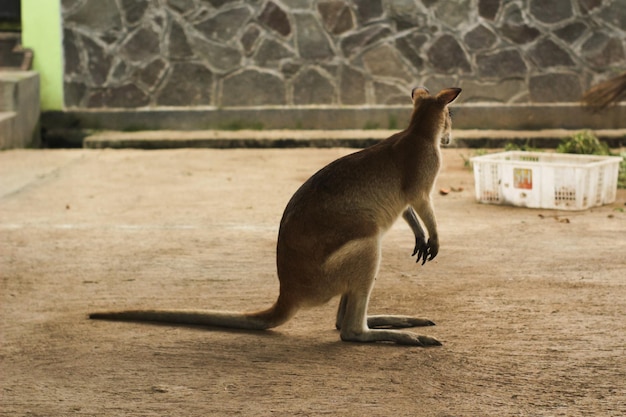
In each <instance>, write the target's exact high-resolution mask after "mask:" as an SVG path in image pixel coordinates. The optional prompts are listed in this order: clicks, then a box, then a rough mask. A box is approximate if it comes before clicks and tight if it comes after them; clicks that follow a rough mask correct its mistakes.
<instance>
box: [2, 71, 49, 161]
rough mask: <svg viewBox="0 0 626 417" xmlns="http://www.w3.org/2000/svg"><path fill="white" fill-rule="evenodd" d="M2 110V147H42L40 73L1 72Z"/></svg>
mask: <svg viewBox="0 0 626 417" xmlns="http://www.w3.org/2000/svg"><path fill="white" fill-rule="evenodd" d="M0 112H2V113H0V114H1V115H2V116H1V117H0V150H1V149H13V148H28V147H37V146H39V145H40V132H39V74H37V73H36V72H33V71H0Z"/></svg>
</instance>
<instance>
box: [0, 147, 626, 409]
mask: <svg viewBox="0 0 626 417" xmlns="http://www.w3.org/2000/svg"><path fill="white" fill-rule="evenodd" d="M349 152H353V150H347V149H291V150H242V149H240V150H171V151H132V150H126V151H108V150H98V151H85V150H58V151H50V150H45V151H40V150H37V151H10V152H2V153H0V278H1V284H0V314H1V323H0V332H1V342H0V343H1V345H0V366H1V368H0V395H1V400H0V401H1V407H0V415H6V416H209V415H216V416H229V415H246V416H248V415H249V416H313V415H338V416H339V415H341V416H390V415H415V416H440V417H444V416H624V415H626V382H624V381H625V375H626V351H625V350H626V273H625V271H626V213H624V209H625V208H626V207H625V202H626V192H625V191H624V190H620V191H619V192H618V199H617V201H616V202H615V203H614V204H612V205H609V206H604V207H601V208H595V209H592V210H588V211H584V212H555V211H549V210H531V209H523V208H514V207H504V206H493V205H481V204H477V203H476V202H475V201H474V194H473V193H474V191H473V190H474V186H473V176H472V173H471V171H469V170H468V169H466V168H464V167H463V158H462V156H461V155H464V156H465V157H467V156H469V155H471V154H472V152H473V151H471V150H464V149H449V150H445V151H444V158H445V166H444V169H443V170H442V173H441V175H440V177H439V180H438V188H439V187H455V188H460V187H462V188H463V191H460V192H451V193H450V194H448V195H445V196H443V195H439V194H437V195H436V196H435V204H436V212H437V216H438V221H439V229H440V240H441V250H440V253H439V256H438V257H437V259H436V260H435V261H433V262H430V263H428V264H426V265H424V266H421V265H416V264H415V263H414V262H413V260H412V258H411V257H410V254H411V251H412V248H413V237H412V234H411V232H410V230H409V228H408V226H406V225H405V224H404V223H402V222H401V221H399V222H398V223H396V225H395V226H394V227H393V228H392V230H391V231H390V232H389V233H388V234H387V236H386V237H385V240H384V247H383V261H382V264H381V269H380V274H379V277H378V280H377V284H376V287H375V288H374V292H373V295H372V300H371V305H370V313H372V314H376V313H397V314H410V315H416V316H422V317H427V318H430V319H432V320H433V321H435V322H436V323H437V326H434V327H431V328H425V329H424V328H422V329H417V330H416V331H417V332H421V333H423V334H429V335H431V336H434V337H436V338H438V339H439V340H440V341H442V342H443V346H442V347H438V348H428V349H424V348H415V347H406V346H396V345H391V344H371V345H360V344H351V343H344V342H341V341H340V340H339V335H338V333H337V331H336V330H335V329H334V319H335V310H336V307H337V301H338V300H333V302H331V303H330V304H328V305H326V306H324V307H320V308H316V309H312V310H308V311H302V312H300V313H299V314H298V315H297V316H296V317H295V318H294V319H293V320H292V321H290V322H289V323H287V324H286V325H284V326H282V327H279V328H277V329H276V330H274V331H268V332H243V331H225V330H216V329H205V328H199V327H175V326H163V325H151V324H136V323H114V322H104V321H90V320H88V319H87V314H88V313H89V312H92V311H97V310H103V309H119V308H127V307H164V308H165V307H168V308H208V309H218V308H223V309H229V310H238V309H245V310H254V309H257V308H261V307H266V306H268V305H269V304H270V303H272V302H273V301H274V299H275V297H276V294H277V288H278V286H277V283H278V282H277V279H276V276H275V264H274V262H275V260H274V248H275V239H276V234H277V230H278V223H279V220H280V217H281V215H282V210H283V208H284V206H285V204H286V203H287V201H288V199H289V197H290V196H291V194H292V193H293V192H294V191H295V190H296V189H297V187H298V186H299V185H300V184H301V183H302V182H303V181H304V180H305V179H306V178H307V177H308V176H309V175H311V174H312V173H314V172H315V171H316V170H317V169H319V168H320V167H321V166H323V165H324V164H326V163H328V162H329V161H331V160H333V159H335V158H337V157H339V156H341V155H344V154H347V153H349Z"/></svg>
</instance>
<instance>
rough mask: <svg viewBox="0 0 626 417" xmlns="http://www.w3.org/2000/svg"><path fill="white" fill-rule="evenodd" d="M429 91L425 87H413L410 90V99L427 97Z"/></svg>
mask: <svg viewBox="0 0 626 417" xmlns="http://www.w3.org/2000/svg"><path fill="white" fill-rule="evenodd" d="M429 96H430V91H428V88H426V87H415V88H414V89H412V90H411V99H412V100H413V101H415V99H416V98H417V97H429Z"/></svg>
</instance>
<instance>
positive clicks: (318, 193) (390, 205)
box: [89, 87, 461, 346]
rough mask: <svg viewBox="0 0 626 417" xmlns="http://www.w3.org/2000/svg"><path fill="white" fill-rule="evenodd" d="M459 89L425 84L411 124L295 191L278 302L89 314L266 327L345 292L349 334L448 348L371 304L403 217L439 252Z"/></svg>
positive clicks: (430, 251)
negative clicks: (232, 308)
mask: <svg viewBox="0 0 626 417" xmlns="http://www.w3.org/2000/svg"><path fill="white" fill-rule="evenodd" d="M460 92H461V89H460V88H448V89H444V90H442V91H441V92H439V94H437V95H436V96H432V95H431V94H430V93H429V91H428V90H427V89H426V88H424V87H417V88H414V89H413V90H412V91H411V98H412V100H413V112H412V115H411V119H410V123H409V126H408V128H407V129H405V130H403V131H401V132H399V133H396V134H394V135H392V136H391V137H389V138H388V139H386V140H384V141H381V142H379V143H378V144H376V145H373V146H371V147H368V148H366V149H363V150H361V151H358V152H355V153H353V154H350V155H347V156H344V157H342V158H339V159H337V160H336V161H334V162H331V163H330V164H329V165H327V166H326V167H324V168H322V169H321V170H320V171H318V172H317V173H316V174H314V175H313V176H312V177H311V178H309V179H308V180H307V181H306V182H305V183H304V184H303V185H302V186H301V187H300V188H299V189H298V190H297V191H296V193H295V194H294V195H293V197H292V198H291V200H290V201H289V202H288V204H287V207H286V208H285V211H284V213H283V217H282V220H281V222H280V229H279V232H278V243H277V247H276V265H277V271H278V279H279V282H280V291H279V295H278V299H277V300H276V302H275V303H274V305H273V306H271V307H270V308H268V309H266V310H262V311H258V312H252V313H240V312H227V311H185V310H179V311H176V310H175V311H161V310H129V311H120V312H105V313H93V314H91V315H90V316H89V317H90V318H92V319H105V320H123V321H152V322H165V323H180V324H192V325H205V326H217V327H228V328H238V329H249V330H264V329H269V328H273V327H276V326H279V325H281V324H283V323H285V322H286V321H288V320H289V319H290V318H292V317H293V316H294V315H295V314H296V312H297V311H298V310H299V309H301V308H308V307H313V306H318V305H321V304H325V303H327V302H328V301H330V300H331V299H332V298H333V297H335V296H341V299H340V302H339V309H338V311H337V317H336V327H337V329H338V330H339V331H340V336H341V340H343V341H349V342H380V341H385V342H395V343H398V344H402V345H413V346H438V345H441V343H440V342H439V341H438V340H436V339H434V338H432V337H429V336H421V335H417V334H415V333H412V332H408V331H404V330H399V329H401V328H409V327H417V326H432V325H434V323H433V322H432V321H430V320H427V319H423V318H416V317H409V316H396V315H379V316H369V317H368V316H367V307H368V302H369V297H370V293H371V291H372V287H373V285H374V281H375V278H376V275H377V273H378V269H379V265H380V259H381V239H382V236H383V234H384V233H385V232H386V231H387V230H388V229H389V228H390V227H391V225H392V224H393V223H394V222H395V221H396V219H397V218H398V217H400V215H402V217H403V218H404V220H405V221H406V222H407V223H408V224H409V226H410V228H411V229H412V231H413V234H414V235H415V247H414V250H413V256H416V262H420V261H421V262H422V265H424V264H425V263H426V262H427V261H431V260H433V259H434V258H435V256H437V253H438V251H439V236H438V234H437V223H436V221H435V215H434V212H433V206H432V203H431V197H430V195H431V192H432V189H433V185H434V182H435V179H436V177H437V174H438V171H439V167H440V164H441V155H440V151H439V146H440V144H447V143H448V142H449V141H450V137H451V120H450V113H449V110H448V105H449V104H450V103H451V102H452V101H454V99H456V97H457V96H458V95H459V93H460ZM418 216H419V219H421V221H422V222H423V224H424V226H425V227H426V229H427V231H428V239H426V234H425V233H424V230H423V228H422V226H421V224H420V221H419V220H418Z"/></svg>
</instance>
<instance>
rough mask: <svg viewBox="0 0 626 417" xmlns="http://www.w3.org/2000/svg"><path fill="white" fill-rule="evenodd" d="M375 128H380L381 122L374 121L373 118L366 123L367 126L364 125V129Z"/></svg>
mask: <svg viewBox="0 0 626 417" xmlns="http://www.w3.org/2000/svg"><path fill="white" fill-rule="evenodd" d="M374 129H380V124H378V123H376V122H373V121H371V120H368V121H367V123H365V126H363V130H374Z"/></svg>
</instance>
